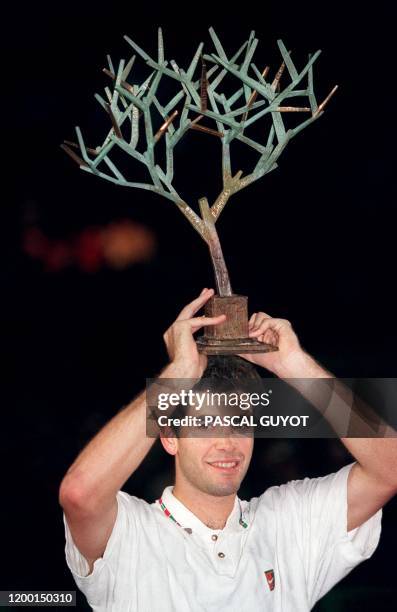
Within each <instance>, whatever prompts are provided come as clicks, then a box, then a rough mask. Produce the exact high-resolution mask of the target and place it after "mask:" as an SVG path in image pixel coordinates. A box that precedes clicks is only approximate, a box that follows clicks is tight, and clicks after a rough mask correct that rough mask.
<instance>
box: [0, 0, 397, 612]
mask: <svg viewBox="0 0 397 612" xmlns="http://www.w3.org/2000/svg"><path fill="white" fill-rule="evenodd" d="M3 18H4V19H3V34H2V45H3V54H2V58H3V85H4V89H3V96H2V98H3V101H4V110H3V115H2V119H3V120H2V133H3V151H4V161H3V167H5V166H6V165H7V170H6V172H5V174H4V176H3V182H2V184H3V195H4V197H3V198H2V217H3V221H4V224H3V231H2V244H3V246H4V247H5V253H4V256H3V258H2V262H1V286H2V303H3V307H4V311H3V312H4V314H3V319H2V321H3V326H2V328H3V330H2V334H3V340H2V345H3V349H4V355H5V366H3V375H4V382H5V387H4V391H3V393H2V399H3V405H2V413H1V414H2V419H1V423H2V427H1V432H2V434H1V454H2V459H1V494H2V503H1V522H0V525H1V543H2V546H1V549H2V554H1V572H0V576H1V579H0V588H1V589H13V588H15V589H36V590H38V589H42V590H45V589H68V588H74V583H73V580H72V577H71V575H70V574H69V572H68V570H67V568H66V565H65V562H64V556H63V547H64V540H63V525H62V520H61V512H60V508H59V507H58V505H57V490H58V486H59V483H60V480H61V478H62V475H63V473H64V472H65V471H66V469H67V467H68V466H69V465H70V463H71V462H72V460H73V458H74V457H75V455H76V453H77V452H78V450H79V449H80V448H81V447H82V445H84V443H85V442H86V441H87V440H88V439H89V438H90V437H91V436H92V435H93V434H94V433H95V432H96V431H97V430H98V428H99V427H100V426H101V425H102V424H103V423H104V422H105V421H106V420H108V419H109V418H110V417H111V416H112V415H113V414H114V413H115V412H116V411H117V410H118V409H119V408H120V407H121V406H122V405H124V404H125V403H127V402H128V401H129V400H130V399H131V398H132V397H133V396H134V394H135V393H136V392H138V390H140V389H141V388H142V386H143V385H144V380H145V377H147V376H153V375H155V374H156V372H158V371H159V369H160V368H161V367H162V366H163V365H164V364H165V361H166V355H165V351H164V348H163V346H162V333H163V331H164V329H165V328H166V326H167V325H168V324H169V323H170V322H171V321H172V320H173V318H174V316H175V315H176V313H177V311H178V309H179V308H180V307H181V306H182V305H183V304H184V303H186V302H187V301H189V300H190V299H192V297H194V296H195V295H196V294H197V292H198V291H200V290H201V288H202V287H203V286H211V285H212V284H213V279H212V270H211V265H210V262H209V258H208V255H207V252H206V247H205V245H204V243H202V242H201V241H200V239H199V237H198V236H197V235H196V234H195V232H194V231H193V230H192V228H191V227H190V226H189V225H188V224H187V223H186V222H185V220H184V218H183V217H182V216H181V215H180V213H179V212H178V211H177V210H176V208H175V207H173V205H172V204H171V203H170V202H168V201H166V200H162V199H161V198H159V197H157V196H155V195H153V194H148V193H146V192H143V191H142V192H138V191H132V190H128V189H123V188H120V187H116V186H114V185H111V184H110V183H106V182H105V181H102V180H100V179H97V178H94V177H92V176H90V175H88V174H86V173H83V172H81V171H79V170H78V168H77V166H76V165H74V164H73V163H72V161H71V160H70V159H69V158H67V156H66V155H64V154H63V152H62V151H61V149H60V148H59V144H60V142H62V140H63V139H64V138H67V139H70V140H73V139H74V138H75V136H74V130H73V126H74V125H80V126H81V127H82V129H83V130H86V133H87V132H88V135H89V136H91V138H89V141H90V142H91V140H92V141H93V142H94V141H95V140H97V141H98V142H99V137H100V136H101V135H102V134H103V130H102V126H103V119H102V116H101V117H99V116H100V114H101V113H100V111H99V110H98V108H99V107H98V104H97V102H96V101H95V100H94V98H93V94H94V93H95V92H100V91H102V90H103V87H104V86H105V85H108V82H107V78H106V76H105V75H103V73H102V72H101V68H102V67H103V66H104V65H105V56H106V54H107V53H111V55H112V57H113V58H114V59H115V60H116V59H119V58H120V57H126V58H128V57H130V49H129V47H128V45H127V43H126V42H125V41H123V35H124V34H128V35H129V36H130V37H131V38H133V39H134V40H135V41H136V42H137V43H138V44H140V45H141V46H142V47H143V48H145V49H146V50H147V51H148V52H153V53H154V51H155V45H156V29H157V27H158V26H159V25H162V26H163V28H164V36H165V44H166V49H167V56H168V57H175V59H176V60H177V61H178V62H179V63H180V64H181V65H186V63H187V60H188V59H189V58H190V57H191V56H192V54H193V51H194V50H195V48H196V45H197V44H198V42H199V41H200V40H203V41H204V42H206V43H208V44H210V39H209V35H208V33H207V28H208V27H209V26H210V25H213V26H214V27H215V29H216V30H217V32H218V33H219V34H220V36H221V38H222V41H223V42H224V44H225V46H226V48H227V49H228V50H231V49H234V48H237V47H238V46H240V44H241V43H242V42H243V41H244V40H245V39H246V38H247V37H248V34H249V31H250V30H251V29H255V30H256V32H257V37H258V38H259V40H260V47H259V49H258V51H257V57H258V58H263V63H264V64H265V63H267V61H268V60H269V58H270V60H269V61H270V62H271V65H272V69H273V70H274V69H275V68H276V66H277V65H278V63H279V57H278V55H277V52H276V39H277V38H279V37H281V38H283V40H284V42H285V44H286V46H287V48H289V49H292V51H293V54H294V57H295V58H296V60H297V63H298V64H299V65H302V64H303V62H305V59H306V55H305V54H306V53H307V52H314V51H315V50H317V49H318V48H322V49H323V53H322V55H321V56H320V58H319V60H318V62H317V65H316V69H315V82H316V84H317V91H318V97H319V99H320V100H321V99H322V98H324V97H325V95H326V94H327V93H328V92H329V90H330V89H331V87H332V86H333V85H334V84H335V83H338V84H339V86H340V89H339V91H338V93H337V94H336V95H335V96H334V98H333V99H332V100H331V102H330V103H329V106H328V107H327V110H326V113H325V114H324V116H323V117H322V118H321V119H320V120H319V121H317V122H315V123H314V124H313V125H312V126H310V127H309V128H308V129H307V130H305V131H304V132H302V133H301V134H300V135H299V136H297V138H296V139H295V140H294V141H293V142H292V143H291V144H290V145H289V146H288V148H287V150H286V151H285V152H284V154H283V155H282V157H281V159H280V161H279V168H278V169H277V170H276V171H274V172H272V173H271V174H270V175H268V176H266V177H265V178H263V179H262V180H261V181H259V182H258V183H256V184H254V185H252V186H251V187H249V188H247V189H246V190H244V191H242V192H240V193H239V194H238V195H237V196H235V197H234V198H233V199H232V200H231V201H230V203H229V204H228V205H227V207H226V209H225V211H224V213H223V214H222V217H221V218H220V221H219V225H218V228H219V233H220V236H221V240H222V244H223V249H224V253H225V257H226V260H227V263H228V266H229V271H230V274H231V279H232V284H233V287H234V289H235V291H236V292H237V293H242V294H245V295H249V299H250V309H251V310H259V309H262V310H265V311H267V312H269V313H271V314H272V315H273V316H279V317H285V318H288V319H290V320H291V321H292V323H293V325H294V327H295V329H296V331H297V333H298V335H299V337H300V339H301V341H302V344H303V345H304V347H305V348H306V349H307V350H308V351H309V352H310V353H312V354H313V355H314V356H315V357H316V358H317V359H318V360H319V361H321V362H322V363H324V364H325V365H326V366H327V367H328V368H329V369H330V370H332V371H333V372H334V373H335V374H336V375H338V376H352V377H360V376H372V377H382V376H396V363H395V345H396V338H397V333H396V332H397V327H396V323H395V316H394V313H395V306H396V298H395V293H394V285H395V239H394V237H395V228H396V221H397V215H396V198H395V195H396V188H395V180H394V178H395V177H394V174H395V173H394V165H393V157H394V156H393V153H394V140H393V131H392V129H393V127H394V107H393V103H394V98H393V97H392V91H393V86H394V81H395V76H394V72H393V70H394V59H393V54H394V38H393V37H394V34H395V32H394V23H395V14H394V10H393V8H392V3H387V2H384V1H379V2H377V3H373V4H371V5H370V6H369V7H365V6H363V4H362V3H358V2H353V3H347V2H340V1H337V2H332V3H321V2H310V3H298V2H289V1H285V2H282V3H281V2H275V1H273V0H271V1H269V2H262V3H255V2H254V3H247V4H245V3H239V4H234V5H232V4H231V3H226V2H220V3H215V2H212V3H210V2H200V3H192V4H190V3H188V2H186V3H181V2H178V3H173V4H169V5H168V4H166V3H158V2H151V3H147V4H140V5H138V4H135V5H134V3H132V2H131V3H130V2H128V3H124V2H119V1H118V0H115V1H113V2H112V3H102V2H95V3H94V2H89V1H87V2H84V3H83V2H80V3H78V2H73V1H69V2H67V3H66V2H65V3H60V4H55V3H53V4H51V5H48V6H46V5H44V4H40V3H38V4H37V3H35V4H27V3H25V4H15V5H14V6H10V7H8V9H7V10H6V11H5V12H4V13H3ZM257 63H258V65H259V66H261V64H262V60H261V59H258V60H257ZM97 125H98V126H100V127H96V126H97ZM95 135H97V137H96V138H95V137H94V136H95ZM208 139H210V140H211V137H209V136H206V135H204V134H199V133H194V134H192V137H191V141H190V143H189V144H188V145H187V146H186V144H184V145H183V147H184V148H183V150H182V154H180V155H179V158H178V167H177V171H178V176H179V180H180V181H181V182H180V185H181V188H182V190H183V194H184V195H186V197H189V198H190V201H192V202H194V201H195V200H197V198H198V197H199V196H202V195H206V194H208V195H209V196H210V197H213V196H214V195H215V192H216V187H217V183H216V180H217V178H218V175H217V173H218V167H219V159H218V157H217V154H218V153H219V149H218V150H215V149H216V147H212V149H211V147H210V149H208V145H209V144H210V145H212V144H213V143H212V142H211V143H210V140H208ZM241 161H242V162H243V159H242V160H241ZM214 168H215V171H214V172H211V171H212V170H214ZM114 219H129V220H131V221H134V222H139V223H141V224H143V225H144V226H146V227H147V228H149V229H150V230H151V232H152V233H153V234H154V236H155V237H156V240H157V249H156V252H155V254H154V255H153V256H152V257H151V258H150V259H149V260H147V261H145V262H141V263H136V264H134V265H130V266H126V267H124V268H121V269H114V268H112V267H111V266H106V265H102V266H100V267H99V268H98V269H97V270H96V271H95V272H88V271H85V270H84V269H81V266H80V267H79V265H78V262H77V263H76V262H74V263H73V262H72V263H71V264H70V265H65V266H64V267H62V266H61V267H59V268H58V269H53V268H51V267H50V268H48V266H46V265H45V262H43V260H42V259H40V258H37V257H36V258H34V257H32V256H30V255H29V253H28V252H27V249H26V246H24V245H25V243H26V232H27V231H28V230H29V229H31V228H32V227H35V228H36V229H37V228H39V230H40V232H41V235H44V236H46V239H48V240H50V241H52V244H57V243H59V241H64V240H66V241H67V240H69V239H70V237H73V236H76V235H79V234H81V232H84V231H85V230H86V229H87V228H88V227H106V226H107V225H108V224H109V223H110V222H111V221H112V220H114ZM350 460H351V459H350V457H349V456H348V455H347V453H346V452H345V451H344V448H343V447H342V445H341V444H340V443H339V442H338V441H328V442H326V443H324V442H322V441H310V440H307V441H304V442H303V441H302V442H297V441H295V442H294V443H292V442H290V443H289V442H278V443H277V444H276V443H271V442H269V441H265V440H259V441H258V443H257V445H256V450H255V454H254V459H253V462H252V465H251V468H250V472H249V475H248V476H247V479H246V481H245V483H244V485H243V489H242V491H241V494H242V495H243V496H246V497H250V496H252V495H256V494H259V493H261V492H262V491H263V490H264V489H265V488H266V487H267V486H269V485H271V484H278V483H281V482H283V481H285V480H287V479H289V478H300V477H303V476H305V475H308V476H317V475H323V474H325V473H327V472H330V471H334V470H335V469H338V468H339V467H340V466H342V465H344V464H345V463H347V462H348V461H350ZM171 478H172V474H171V464H170V462H169V461H168V460H167V459H166V458H165V457H164V453H163V452H162V451H161V449H160V448H159V447H158V446H155V447H154V449H153V451H152V453H151V454H150V456H149V457H148V459H147V460H146V461H145V463H144V465H143V466H141V468H140V469H139V470H138V472H137V473H136V474H135V475H134V476H133V478H131V480H130V481H128V483H126V485H125V489H126V490H127V491H128V492H130V493H133V494H135V495H138V496H141V497H144V498H145V499H147V500H153V499H155V497H156V495H158V494H159V493H160V492H161V490H162V487H163V486H164V485H165V484H168V483H169V482H170V479H171ZM396 508H397V506H396V502H395V501H392V502H391V503H390V504H389V505H388V506H387V508H386V509H385V511H384V519H383V526H384V527H383V528H384V532H383V537H382V539H381V543H380V545H379V548H378V550H377V551H376V553H375V555H374V557H373V558H372V559H371V560H370V561H369V562H366V563H364V564H362V565H361V566H360V567H359V568H357V569H356V570H354V572H353V573H352V574H351V575H350V576H348V577H347V578H346V579H345V580H343V581H342V582H341V583H340V584H339V585H338V586H337V587H336V588H335V589H334V590H333V592H332V593H331V594H330V595H329V596H328V597H326V598H325V599H324V600H323V601H322V602H321V603H320V604H319V605H318V608H317V609H318V610H322V611H325V610H337V611H339V610H349V611H350V610H365V609H367V610H375V609H379V608H382V609H383V608H384V609H386V608H387V609H393V608H392V605H393V604H392V602H393V589H394V572H393V568H394V566H395V563H394V550H395V547H396V544H397V531H396V527H395V524H396V517H397V515H396ZM78 609H81V610H84V609H86V606H85V603H84V598H83V597H82V596H80V595H79V603H78Z"/></svg>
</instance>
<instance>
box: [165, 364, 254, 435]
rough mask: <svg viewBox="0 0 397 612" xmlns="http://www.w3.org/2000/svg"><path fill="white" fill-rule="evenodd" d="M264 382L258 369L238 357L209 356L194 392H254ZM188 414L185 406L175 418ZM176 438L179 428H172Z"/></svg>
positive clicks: (177, 410)
mask: <svg viewBox="0 0 397 612" xmlns="http://www.w3.org/2000/svg"><path fill="white" fill-rule="evenodd" d="M261 381H262V378H261V376H260V375H259V373H258V371H257V369H256V367H255V366H254V365H253V364H252V363H250V362H249V361H246V360H245V359H243V358H242V357H238V355H209V356H208V363H207V367H206V369H205V370H204V372H203V375H202V377H201V379H200V380H199V381H198V383H196V384H195V385H194V387H193V390H194V391H204V392H205V391H207V390H211V391H212V392H213V393H233V392H234V393H237V392H238V393H241V392H243V393H244V392H252V387H253V386H255V384H256V385H257V386H258V385H259V384H260V382H261ZM185 414H186V407H185V406H181V405H179V406H177V407H176V408H175V410H174V411H173V416H174V417H176V418H181V417H183V416H185ZM171 429H172V430H173V432H174V434H175V436H176V437H178V433H179V428H178V427H174V426H172V427H171Z"/></svg>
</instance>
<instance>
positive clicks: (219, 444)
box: [215, 435, 236, 450]
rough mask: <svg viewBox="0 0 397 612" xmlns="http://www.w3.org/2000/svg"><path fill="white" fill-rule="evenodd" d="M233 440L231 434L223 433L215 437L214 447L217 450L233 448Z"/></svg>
mask: <svg viewBox="0 0 397 612" xmlns="http://www.w3.org/2000/svg"><path fill="white" fill-rule="evenodd" d="M235 446H236V445H235V441H234V438H233V437H232V436H231V435H223V436H222V438H215V447H216V448H217V449H219V450H221V449H228V450H230V449H231V448H235Z"/></svg>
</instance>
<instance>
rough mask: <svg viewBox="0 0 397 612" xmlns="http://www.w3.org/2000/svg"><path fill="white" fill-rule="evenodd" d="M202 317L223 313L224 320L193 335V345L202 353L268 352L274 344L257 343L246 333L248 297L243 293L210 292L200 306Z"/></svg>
mask: <svg viewBox="0 0 397 612" xmlns="http://www.w3.org/2000/svg"><path fill="white" fill-rule="evenodd" d="M204 313H205V316H206V317H216V316H218V315H220V314H225V315H226V321H225V322H224V323H220V324H219V325H211V326H208V327H205V328H204V334H203V335H202V336H200V337H199V338H197V348H198V350H199V351H200V352H201V353H205V354H206V355H238V354H239V353H269V352H270V351H277V350H278V348H277V346H273V345H272V344H265V343H264V342H259V341H258V340H256V339H254V338H250V337H249V336H248V298H247V296H245V295H230V296H225V297H221V296H219V295H214V296H213V297H212V298H210V299H209V300H208V302H207V303H206V304H205V306H204Z"/></svg>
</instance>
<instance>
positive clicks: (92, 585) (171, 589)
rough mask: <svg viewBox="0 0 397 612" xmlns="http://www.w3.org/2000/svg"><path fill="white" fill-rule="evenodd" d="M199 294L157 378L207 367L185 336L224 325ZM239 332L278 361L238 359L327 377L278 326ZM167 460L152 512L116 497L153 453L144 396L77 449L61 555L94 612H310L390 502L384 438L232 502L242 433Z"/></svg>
mask: <svg viewBox="0 0 397 612" xmlns="http://www.w3.org/2000/svg"><path fill="white" fill-rule="evenodd" d="M212 294H213V290H210V289H204V290H203V291H202V293H201V294H200V296H199V297H198V298H197V299H195V300H194V301H193V302H192V303H191V304H189V305H187V306H186V307H185V308H184V309H183V310H182V311H181V313H180V315H179V316H178V318H177V320H176V321H175V322H174V324H173V325H171V327H170V328H169V329H168V330H167V331H166V333H165V334H164V340H165V343H166V346H167V350H168V354H169V357H170V363H169V364H168V365H167V367H166V368H165V369H164V370H163V372H162V373H161V375H160V383H161V379H164V384H166V379H167V378H168V379H169V378H172V379H199V378H200V377H201V376H202V375H203V373H204V371H205V369H206V366H207V358H206V356H205V355H203V354H200V353H198V351H197V348H196V343H195V341H194V337H193V334H194V333H195V332H196V331H197V330H199V329H200V328H202V327H203V326H206V325H217V324H219V323H221V322H222V321H223V320H224V315H222V316H218V317H213V318H206V317H195V314H196V313H197V312H198V311H199V309H200V308H201V307H202V306H203V305H204V304H205V302H206V301H207V300H208V299H209V298H210V297H211V295H212ZM250 335H251V337H253V338H258V339H259V340H260V341H262V342H273V343H276V344H277V345H278V347H279V350H278V351H277V352H273V353H263V354H256V355H245V357H246V359H248V360H249V361H251V362H254V363H255V364H257V365H259V366H263V367H264V368H266V369H267V370H270V371H271V372H273V373H274V374H276V375H277V376H278V377H283V378H291V379H292V378H327V377H330V374H329V373H328V372H326V371H325V370H324V369H323V368H322V367H321V366H320V365H318V364H317V363H316V362H315V361H314V360H313V359H312V358H311V357H310V356H309V355H308V354H307V353H306V352H305V351H304V350H303V349H302V348H301V346H300V344H299V341H298V338H297V336H296V335H295V333H294V331H293V329H292V327H291V325H290V323H289V322H288V321H285V320H282V319H274V318H272V317H269V316H268V315H266V314H264V313H256V314H254V315H253V316H252V317H251V319H250ZM161 442H162V444H163V446H164V448H165V450H166V451H167V452H168V453H170V454H171V455H173V456H174V457H175V473H176V476H175V485H174V486H173V487H167V488H166V489H165V491H164V492H163V494H162V496H161V498H160V499H159V500H157V501H156V502H155V503H153V504H148V503H146V502H145V501H143V500H141V499H138V498H136V497H134V496H130V495H128V494H127V493H125V492H122V491H120V489H121V487H122V486H123V485H124V483H125V482H126V480H127V479H128V478H129V476H130V475H131V474H132V473H133V472H134V471H135V470H136V469H137V468H138V466H139V465H140V463H141V462H142V461H143V459H144V458H145V456H146V454H147V453H148V451H149V450H150V448H151V446H152V444H153V443H154V438H148V437H146V402H145V393H142V394H141V395H139V396H138V397H137V398H136V399H135V400H134V401H133V402H132V403H131V404H130V405H129V406H127V407H126V408H125V409H123V410H122V411H121V412H119V413H118V414H117V415H116V416H115V417H114V418H113V419H112V420H111V421H110V422H109V423H108V424H107V425H106V426H105V427H104V428H103V429H102V430H101V431H100V432H99V433H98V434H97V435H96V436H95V437H94V438H93V440H92V441H91V442H90V443H89V444H88V445H87V446H86V448H85V449H84V450H83V451H82V452H81V454H80V455H79V456H78V457H77V459H76V461H75V462H74V463H73V465H72V466H71V468H70V469H69V470H68V472H67V474H66V476H65V478H64V480H63V482H62V484H61V488H60V503H61V505H62V507H63V509H64V521H65V531H66V558H67V563H68V566H69V568H70V570H71V571H72V573H73V576H74V579H75V581H76V583H77V585H78V587H79V588H80V589H81V590H82V591H83V592H84V594H85V595H86V597H87V600H88V602H89V604H90V605H91V607H92V609H93V610H96V611H100V612H105V611H106V612H110V611H112V612H132V611H134V612H160V611H161V612H179V611H181V612H188V611H192V612H196V611H197V612H198V611H200V612H220V611H223V610H228V611H230V612H241V611H243V612H254V611H256V610H258V611H259V610H273V611H277V612H278V611H283V612H290V611H291V612H292V611H293V612H298V611H302V612H303V611H308V610H310V609H311V608H312V607H313V606H314V604H315V602H316V601H318V599H319V598H321V597H322V596H323V595H324V594H325V593H326V592H327V591H328V590H329V589H330V588H332V586H333V585H335V584H336V583H337V582H338V581H339V580H340V579H341V578H342V577H343V576H345V575H346V574H347V573H348V572H349V571H350V570H351V569H352V568H353V567H354V566H356V565H357V564H359V563H360V562H361V561H363V560H364V559H367V558H368V557H370V556H371V555H372V553H373V552H374V550H375V548H376V546H377V544H378V541H379V537H380V530H381V514H382V510H381V508H382V506H383V505H384V504H385V503H386V502H387V501H388V500H389V499H390V498H391V497H392V496H393V495H394V494H395V493H396V492H397V470H396V465H397V461H396V460H397V444H396V440H395V439H365V438H344V439H342V442H343V444H345V446H346V447H347V449H348V450H349V452H350V453H351V454H352V455H353V457H354V458H355V460H356V461H355V462H353V463H351V464H350V465H347V466H345V467H343V468H342V469H341V470H339V471H338V472H336V473H334V474H329V475H328V476H324V477H320V478H313V479H309V478H305V479H304V480H300V481H299V480H297V481H292V482H289V483H287V484H285V485H281V486H279V487H270V488H269V489H267V490H266V491H265V492H264V493H263V495H261V496H260V497H259V498H254V499H251V501H250V502H246V501H241V500H240V499H239V498H238V497H237V495H236V494H237V491H238V489H239V486H240V484H241V481H242V479H243V478H244V475H245V473H246V471H247V469H248V466H249V463H250V459H251V454H252V449H253V439H252V437H249V436H230V435H225V436H224V437H221V438H213V437H185V438H183V437H171V436H170V437H164V436H162V437H161Z"/></svg>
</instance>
